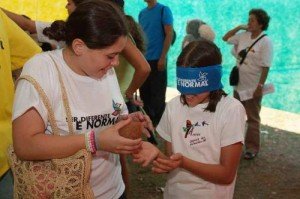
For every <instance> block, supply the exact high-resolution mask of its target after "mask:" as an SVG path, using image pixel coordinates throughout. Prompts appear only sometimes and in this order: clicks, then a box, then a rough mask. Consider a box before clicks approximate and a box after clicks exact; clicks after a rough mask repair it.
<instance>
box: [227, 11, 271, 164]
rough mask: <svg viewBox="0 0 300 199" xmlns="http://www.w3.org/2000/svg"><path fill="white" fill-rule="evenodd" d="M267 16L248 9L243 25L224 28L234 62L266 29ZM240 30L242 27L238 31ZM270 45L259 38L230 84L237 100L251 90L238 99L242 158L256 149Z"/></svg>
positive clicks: (267, 24) (238, 59)
mask: <svg viewBox="0 0 300 199" xmlns="http://www.w3.org/2000/svg"><path fill="white" fill-rule="evenodd" d="M269 21H270V16H269V15H268V14H267V12H266V11H265V10H263V9H251V10H250V11H249V19H248V24H247V25H239V26H237V27H236V28H234V29H232V30H230V31H229V32H227V33H226V34H225V35H224V37H223V40H224V41H227V43H228V44H232V45H234V50H233V51H234V52H233V54H234V55H240V56H237V64H238V63H239V61H240V59H242V55H243V54H244V53H242V52H245V51H246V50H248V48H249V47H250V46H251V45H252V43H254V42H255V41H256V40H257V39H258V38H260V37H261V36H262V35H264V34H265V30H267V29H268V26H269ZM240 30H246V31H243V32H240V33H238V32H239V31H240ZM272 58H273V45H272V41H271V39H270V38H269V37H268V36H264V37H263V38H262V39H260V40H259V41H258V42H257V43H256V44H255V45H254V46H253V47H252V48H251V50H250V51H249V52H248V54H247V56H246V58H245V60H244V62H243V64H241V65H239V64H238V68H239V82H238V84H237V86H235V87H234V97H235V98H237V99H239V100H241V99H240V96H239V93H240V92H243V91H247V90H252V92H253V94H252V98H251V99H248V100H245V101H242V104H243V105H244V107H245V109H246V113H247V117H248V119H247V124H248V125H247V130H246V138H245V147H246V150H245V154H244V158H245V159H248V160H250V159H253V158H255V157H256V156H257V154H258V152H259V150H260V116H259V113H260V109H261V101H262V90H263V86H264V84H265V82H266V79H267V77H268V73H269V69H270V67H271V64H272Z"/></svg>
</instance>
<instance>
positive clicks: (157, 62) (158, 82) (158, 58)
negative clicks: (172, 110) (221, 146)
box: [139, 0, 173, 126]
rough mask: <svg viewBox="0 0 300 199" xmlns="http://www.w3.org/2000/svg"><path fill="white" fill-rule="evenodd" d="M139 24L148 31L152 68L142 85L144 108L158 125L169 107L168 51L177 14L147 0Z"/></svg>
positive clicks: (149, 60)
mask: <svg viewBox="0 0 300 199" xmlns="http://www.w3.org/2000/svg"><path fill="white" fill-rule="evenodd" d="M145 2H146V3H147V7H146V8H144V9H143V10H141V12H140V13H139V24H140V25H141V26H142V29H143V31H144V32H145V35H146V46H147V47H146V54H145V57H146V59H147V61H148V63H149V64H150V67H151V72H150V75H149V77H148V78H147V80H146V81H145V82H144V84H143V85H142V87H141V88H140V95H141V99H142V100H143V102H144V108H145V111H146V112H147V114H148V115H149V116H150V118H151V120H152V121H153V124H154V125H155V126H156V125H157V124H158V122H159V120H160V118H161V116H162V114H163V111H164V109H165V99H166V89H167V54H168V51H169V48H170V45H171V43H172V39H173V15H172V12H171V10H170V8H169V7H167V6H165V5H162V4H160V3H158V2H157V1H156V0H145Z"/></svg>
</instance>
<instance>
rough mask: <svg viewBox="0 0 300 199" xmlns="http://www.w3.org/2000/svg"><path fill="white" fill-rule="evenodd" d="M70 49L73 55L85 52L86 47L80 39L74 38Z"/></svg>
mask: <svg viewBox="0 0 300 199" xmlns="http://www.w3.org/2000/svg"><path fill="white" fill-rule="evenodd" d="M72 49H73V51H74V53H75V55H82V54H84V53H85V52H86V50H87V49H88V47H87V46H86V45H85V43H84V42H83V41H82V40H81V39H74V40H73V42H72Z"/></svg>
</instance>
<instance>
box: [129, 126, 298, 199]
mask: <svg viewBox="0 0 300 199" xmlns="http://www.w3.org/2000/svg"><path fill="white" fill-rule="evenodd" d="M261 130H262V134H261V152H260V153H259V155H258V157H257V158H256V159H254V160H244V159H241V163H240V167H239V170H238V177H237V181H236V187H235V194H234V198H235V199H239V198H242V199H247V198H249V199H256V198H257V199H260V198H272V199H273V198H274V199H275V198H287V199H290V198H292V199H294V198H300V180H299V179H300V150H299V144H300V134H296V133H292V132H287V131H283V130H279V129H274V128H271V127H268V126H262V129H261ZM128 164H129V165H130V166H129V169H130V173H131V175H130V187H129V194H128V198H129V199H140V198H143V199H159V198H162V187H163V186H164V184H165V180H166V176H164V175H154V174H152V173H151V171H150V168H141V167H140V166H138V165H136V164H134V163H132V162H131V161H130V159H129V160H128Z"/></svg>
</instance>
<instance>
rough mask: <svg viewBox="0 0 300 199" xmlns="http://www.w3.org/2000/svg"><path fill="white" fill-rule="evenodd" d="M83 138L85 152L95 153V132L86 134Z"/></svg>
mask: <svg viewBox="0 0 300 199" xmlns="http://www.w3.org/2000/svg"><path fill="white" fill-rule="evenodd" d="M84 138H85V147H86V150H87V151H89V152H91V153H92V154H94V153H96V151H97V148H96V143H95V132H94V131H93V130H92V131H89V132H87V133H86V134H85V136H84Z"/></svg>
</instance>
